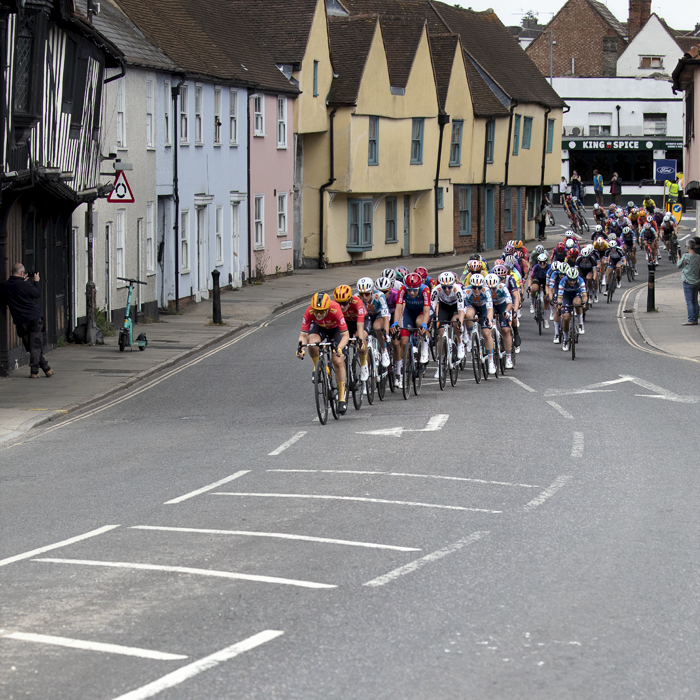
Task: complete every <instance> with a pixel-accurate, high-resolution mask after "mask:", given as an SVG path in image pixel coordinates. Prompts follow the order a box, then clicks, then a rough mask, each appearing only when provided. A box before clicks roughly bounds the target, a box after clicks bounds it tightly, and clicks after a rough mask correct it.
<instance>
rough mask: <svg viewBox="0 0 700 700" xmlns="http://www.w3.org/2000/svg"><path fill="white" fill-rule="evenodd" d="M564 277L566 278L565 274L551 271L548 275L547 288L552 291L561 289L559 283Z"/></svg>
mask: <svg viewBox="0 0 700 700" xmlns="http://www.w3.org/2000/svg"><path fill="white" fill-rule="evenodd" d="M562 277H566V275H565V274H564V273H563V272H561V271H559V270H554V269H551V270H550V271H549V274H548V275H547V286H548V287H550V288H551V289H559V282H561V278H562Z"/></svg>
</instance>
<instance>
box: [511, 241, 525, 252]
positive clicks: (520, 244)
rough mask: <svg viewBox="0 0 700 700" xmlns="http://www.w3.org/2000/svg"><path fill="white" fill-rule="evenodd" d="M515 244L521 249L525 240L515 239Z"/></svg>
mask: <svg viewBox="0 0 700 700" xmlns="http://www.w3.org/2000/svg"><path fill="white" fill-rule="evenodd" d="M513 245H514V246H515V249H516V250H520V249H521V248H522V247H523V242H522V241H515V243H514V244H513Z"/></svg>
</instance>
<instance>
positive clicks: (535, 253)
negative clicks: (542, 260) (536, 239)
mask: <svg viewBox="0 0 700 700" xmlns="http://www.w3.org/2000/svg"><path fill="white" fill-rule="evenodd" d="M546 252H547V251H546V249H545V247H544V246H543V245H542V244H541V243H540V244H539V245H536V246H535V248H534V250H533V251H532V253H530V267H532V266H533V265H534V264H535V263H536V262H537V256H538V255H539V254H540V253H546Z"/></svg>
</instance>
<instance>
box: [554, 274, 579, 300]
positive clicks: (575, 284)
mask: <svg viewBox="0 0 700 700" xmlns="http://www.w3.org/2000/svg"><path fill="white" fill-rule="evenodd" d="M585 293H586V282H585V281H584V280H583V278H582V277H580V276H579V277H577V278H576V279H575V280H572V279H569V278H568V277H564V279H562V281H561V282H559V289H558V291H557V296H560V297H580V296H581V295H582V294H585Z"/></svg>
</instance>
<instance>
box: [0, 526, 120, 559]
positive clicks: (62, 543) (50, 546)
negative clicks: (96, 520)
mask: <svg viewBox="0 0 700 700" xmlns="http://www.w3.org/2000/svg"><path fill="white" fill-rule="evenodd" d="M117 527H119V525H104V526H103V527H98V528H97V530H90V532H86V533H84V534H82V535H76V536H75V537H69V538H68V539H67V540H61V541H60V542H56V543H54V544H47V545H46V546H45V547H38V548H37V549H32V550H31V551H29V552H24V553H23V554H15V555H14V556H12V557H7V559H0V566H7V564H13V563H14V562H16V561H21V560H22V559H31V558H32V557H33V556H35V555H37V554H43V553H44V552H49V551H51V550H52V549H59V548H60V547H66V546H68V545H69V544H73V543H74V542H80V541H81V540H87V539H88V538H90V537H97V535H101V534H103V533H105V532H109V530H114V529H115V528H117Z"/></svg>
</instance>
